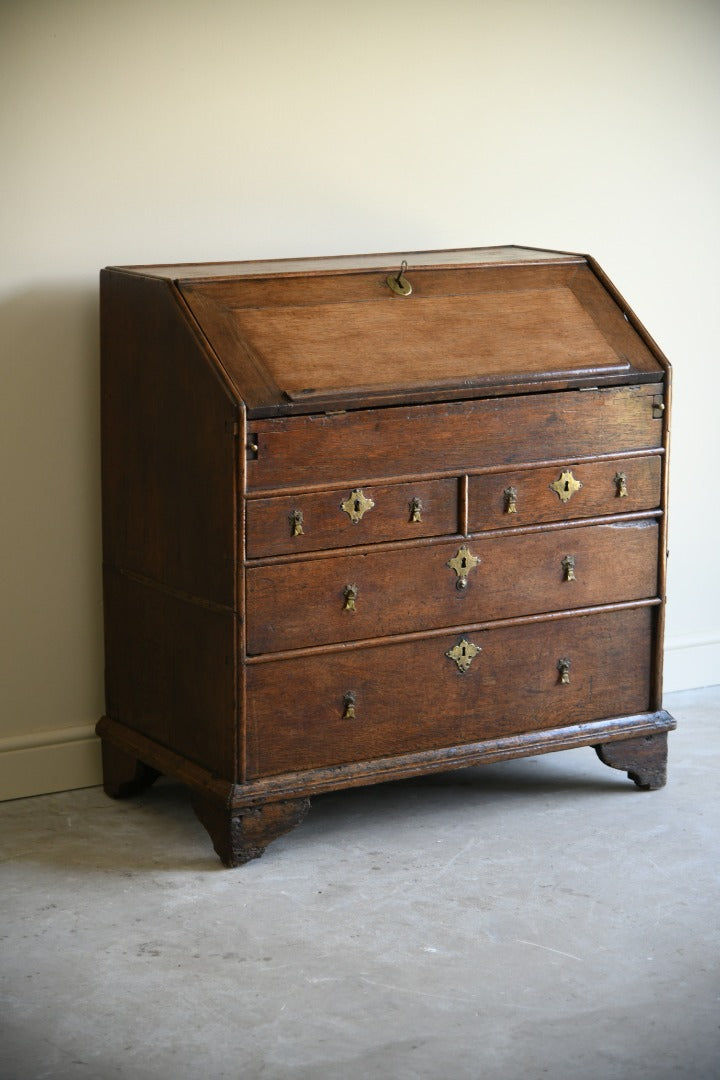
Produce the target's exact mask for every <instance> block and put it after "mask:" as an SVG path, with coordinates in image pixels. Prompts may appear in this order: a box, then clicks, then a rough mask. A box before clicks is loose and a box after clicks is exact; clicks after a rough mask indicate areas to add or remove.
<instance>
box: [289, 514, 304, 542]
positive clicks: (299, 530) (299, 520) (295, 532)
mask: <svg viewBox="0 0 720 1080" xmlns="http://www.w3.org/2000/svg"><path fill="white" fill-rule="evenodd" d="M290 528H291V529H292V533H291V535H292V536H304V535H305V533H304V531H303V512H302V510H293V512H292V514H291V515H290Z"/></svg>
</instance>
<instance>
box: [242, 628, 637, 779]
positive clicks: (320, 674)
mask: <svg viewBox="0 0 720 1080" xmlns="http://www.w3.org/2000/svg"><path fill="white" fill-rule="evenodd" d="M654 619H655V608H652V607H639V608H630V609H623V610H618V611H614V612H605V613H599V614H591V615H578V616H564V617H560V618H555V619H550V620H542V621H537V622H529V623H526V624H519V625H513V626H510V627H497V628H494V629H490V630H485V631H482V632H478V631H476V632H470V631H468V632H467V633H465V634H462V635H458V634H454V635H437V636H430V637H426V638H421V639H418V640H413V641H396V642H388V643H386V644H382V645H375V646H371V647H359V648H353V649H349V650H337V651H332V652H322V653H315V654H314V655H311V656H300V657H293V658H290V659H283V660H275V661H265V660H263V661H262V662H255V663H250V664H249V665H248V668H247V688H248V695H247V701H248V706H247V708H248V714H247V746H246V767H247V773H248V777H249V778H254V777H260V776H269V775H274V774H278V773H283V772H289V771H296V770H303V769H313V768H320V767H323V766H328V765H336V764H342V763H345V762H351V761H358V762H362V761H366V760H372V759H373V758H379V757H385V756H388V755H393V754H403V753H411V752H415V751H421V750H429V749H433V748H442V747H445V746H457V745H460V744H463V743H472V742H477V741H480V740H483V739H490V738H495V737H501V736H504V735H512V734H520V733H522V732H525V731H535V730H539V729H546V728H553V727H564V726H569V725H572V724H576V723H581V722H587V721H591V720H599V719H603V718H604V717H608V716H622V715H632V714H634V713H638V712H642V711H644V710H646V709H647V708H648V705H649V699H650V671H651V668H652V663H651V643H652V638H653V627H654ZM475 650H478V651H475ZM448 654H449V655H448ZM473 654H474V655H473ZM468 657H471V659H470V662H469V664H468V662H467V661H468ZM462 667H466V670H464V671H463V670H461V668H462Z"/></svg>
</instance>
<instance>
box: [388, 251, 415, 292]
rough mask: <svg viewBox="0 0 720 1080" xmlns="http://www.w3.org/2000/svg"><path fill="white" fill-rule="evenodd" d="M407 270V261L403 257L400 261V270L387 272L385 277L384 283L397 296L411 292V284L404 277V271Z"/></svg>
mask: <svg viewBox="0 0 720 1080" xmlns="http://www.w3.org/2000/svg"><path fill="white" fill-rule="evenodd" d="M406 270H407V262H406V261H405V259H403V261H402V262H401V263H400V270H399V272H398V273H397V274H389V275H388V277H386V278H385V281H386V283H387V284H388V285H389V287H390V288H391V289H392V291H393V292H394V293H395V294H396V295H397V296H410V294H411V293H412V285H411V284H410V282H409V281H408V279H407V278H406V277H405V271H406Z"/></svg>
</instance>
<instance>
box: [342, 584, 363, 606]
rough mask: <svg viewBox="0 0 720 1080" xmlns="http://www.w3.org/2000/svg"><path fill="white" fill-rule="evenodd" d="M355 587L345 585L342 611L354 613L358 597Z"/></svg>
mask: <svg viewBox="0 0 720 1080" xmlns="http://www.w3.org/2000/svg"><path fill="white" fill-rule="evenodd" d="M358 592H359V590H358V587H357V585H346V586H345V589H344V592H343V596H344V597H345V603H344V604H343V611H356V610H357V609H356V607H355V601H356V600H357V597H358Z"/></svg>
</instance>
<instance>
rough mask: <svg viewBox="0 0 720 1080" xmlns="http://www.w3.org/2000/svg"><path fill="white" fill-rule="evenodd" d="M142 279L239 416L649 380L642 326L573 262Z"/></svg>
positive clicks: (326, 267)
mask: <svg viewBox="0 0 720 1080" xmlns="http://www.w3.org/2000/svg"><path fill="white" fill-rule="evenodd" d="M127 269H130V268H127ZM132 269H133V270H136V271H137V270H140V269H141V268H135V267H134V268H132ZM142 270H143V272H144V273H145V274H148V273H149V274H150V275H152V276H155V275H157V276H162V277H167V278H170V279H171V280H172V281H173V282H174V283H175V287H176V288H177V289H179V291H180V293H181V294H182V297H183V298H184V300H185V302H186V303H187V305H188V307H189V309H190V311H191V313H192V315H193V317H194V319H195V321H196V323H197V326H198V327H199V329H200V331H201V333H202V334H203V335H204V336H205V338H206V339H207V342H208V343H209V346H210V348H211V350H212V351H213V353H214V354H215V356H216V357H217V359H218V362H219V363H220V365H221V366H222V368H223V369H224V371H225V372H226V375H227V377H228V379H229V381H230V382H231V384H232V385H233V386H234V388H235V389H236V391H237V393H238V396H239V397H240V398H241V399H242V400H244V401H245V403H246V405H247V407H248V409H249V411H250V413H251V415H253V414H254V415H256V416H263V415H266V416H270V415H278V414H283V413H295V412H313V411H329V410H332V409H343V408H358V407H362V406H367V405H382V404H393V403H399V402H406V401H420V400H426V401H428V400H436V401H440V400H450V399H453V398H458V397H480V396H484V395H487V394H497V393H502V392H510V393H512V392H513V390H514V389H515V390H516V391H517V390H518V389H523V390H525V391H527V390H532V389H534V388H537V389H546V388H548V387H549V386H551V385H552V386H555V387H558V388H562V387H573V386H578V387H582V386H598V385H613V384H615V385H617V384H622V383H630V382H633V383H637V382H654V381H659V380H660V379H661V378H662V367H661V365H660V363H659V362H658V360H657V359H656V357H655V355H653V351H651V349H652V343H651V342H650V341H649V339H647V336H646V335H645V334H644V331H643V330H642V327H641V326H640V325H639V324H638V323H637V321H636V320H635V319H634V317H633V316H632V313H631V312H630V311H629V309H628V308H627V305H625V304H624V303H623V301H622V299H621V298H620V297H619V296H618V294H617V293H616V292H615V291H614V289H613V288H612V286H611V285H610V284H609V282H608V281H607V279H605V278H604V275H603V274H602V271H600V270H599V268H598V267H597V266H596V265H595V264H594V263H593V261H592V260H590V259H588V258H586V257H585V256H582V255H571V254H561V253H555V252H545V251H538V250H534V249H529V248H519V247H504V248H483V249H468V250H457V251H449V252H447V251H439V252H415V253H406V254H403V253H398V254H392V255H377V256H356V257H352V256H348V257H340V258H335V259H298V260H293V261H289V260H288V261H271V262H265V263H226V264H205V265H187V266H164V267H153V268H149V267H148V268H142ZM649 346H650V347H649Z"/></svg>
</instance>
